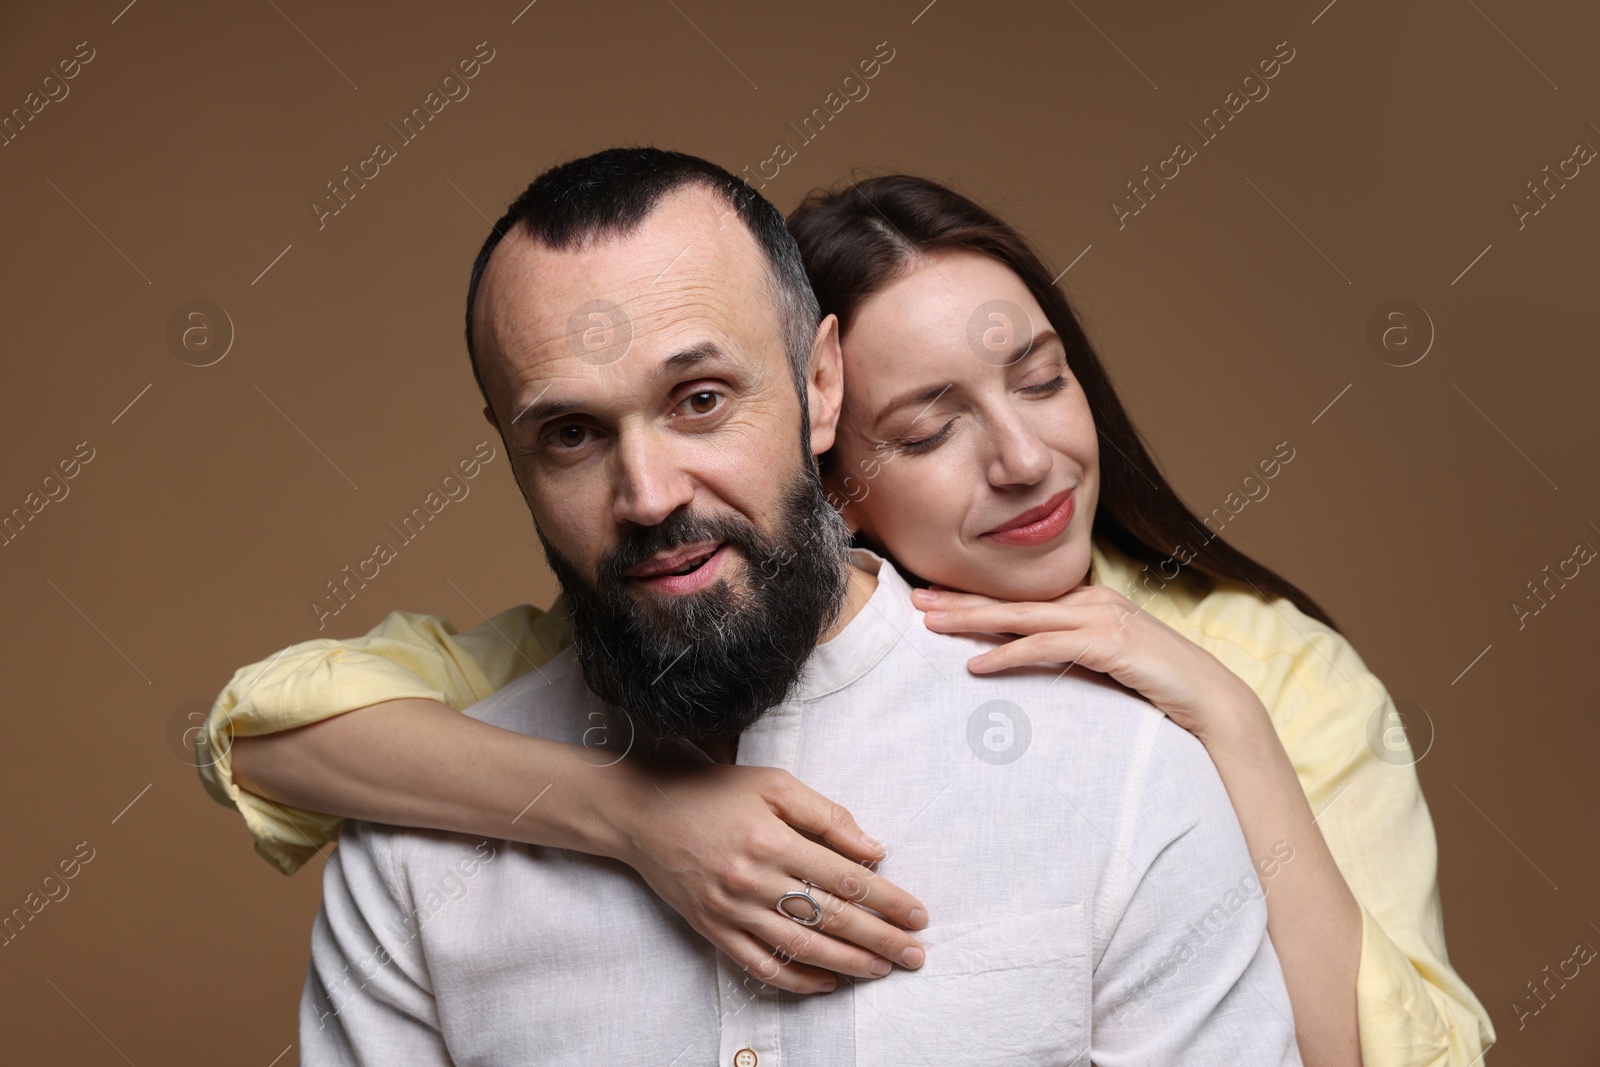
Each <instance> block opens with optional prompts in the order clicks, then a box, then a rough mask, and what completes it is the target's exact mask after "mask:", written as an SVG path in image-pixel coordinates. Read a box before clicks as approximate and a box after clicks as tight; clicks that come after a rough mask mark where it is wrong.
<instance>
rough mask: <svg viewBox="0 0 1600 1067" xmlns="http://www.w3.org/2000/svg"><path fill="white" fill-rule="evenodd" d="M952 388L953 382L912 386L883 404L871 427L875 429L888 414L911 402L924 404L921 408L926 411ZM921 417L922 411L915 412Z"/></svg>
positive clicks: (953, 386) (907, 405)
mask: <svg viewBox="0 0 1600 1067" xmlns="http://www.w3.org/2000/svg"><path fill="white" fill-rule="evenodd" d="M953 388H955V382H945V383H944V384H943V385H930V386H926V387H923V386H913V387H912V388H910V389H907V390H906V391H905V392H903V393H901V394H899V395H898V396H896V397H895V398H894V399H892V400H890V401H889V402H888V403H887V404H885V405H884V406H883V410H881V411H879V412H878V417H877V418H876V419H874V420H873V423H872V428H873V429H877V428H878V427H879V426H881V425H883V421H884V420H885V419H887V418H888V417H889V416H890V415H893V414H894V413H895V412H897V411H899V410H900V409H901V408H903V407H909V406H910V405H912V404H922V405H924V407H923V409H922V410H923V411H926V410H927V409H928V408H930V407H932V406H933V405H934V404H935V403H937V402H938V400H939V398H940V397H941V396H944V394H945V393H947V392H949V391H950V390H951V389H953ZM921 417H922V411H919V412H917V418H919V419H920V418H921ZM912 421H913V422H914V421H916V420H915V419H913V420H912Z"/></svg>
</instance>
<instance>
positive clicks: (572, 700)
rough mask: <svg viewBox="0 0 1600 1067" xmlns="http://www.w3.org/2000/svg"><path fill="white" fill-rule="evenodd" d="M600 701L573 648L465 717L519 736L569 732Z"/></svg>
mask: <svg viewBox="0 0 1600 1067" xmlns="http://www.w3.org/2000/svg"><path fill="white" fill-rule="evenodd" d="M591 702H594V703H596V704H598V701H597V700H596V699H595V698H594V696H593V694H591V693H590V692H589V689H588V687H587V686H586V685H584V683H583V672H582V671H581V670H579V669H578V663H577V657H576V654H575V653H574V652H573V650H572V649H570V648H568V649H566V650H565V651H563V652H561V653H560V654H559V655H557V656H556V657H555V658H553V659H552V660H550V662H548V663H546V664H544V665H543V666H538V667H534V668H533V669H532V670H530V671H529V672H528V673H527V674H524V675H522V676H521V677H520V678H516V679H514V680H513V681H511V682H509V683H507V684H506V685H503V686H501V687H500V688H499V689H496V690H495V691H494V692H493V693H490V694H489V695H488V696H486V697H484V698H483V699H482V700H480V701H478V702H477V703H476V704H473V705H471V706H469V707H467V708H464V709H462V714H464V715H468V716H471V717H472V718H474V719H479V720H481V721H483V722H486V723H489V724H490V725H492V726H499V727H501V728H502V729H506V730H513V731H515V732H517V733H519V734H534V735H539V736H550V732H551V730H557V731H559V732H561V733H567V732H569V730H570V727H571V725H572V724H573V723H575V722H578V721H579V720H581V719H582V718H583V715H584V713H585V711H586V710H587V706H588V704H589V703H591Z"/></svg>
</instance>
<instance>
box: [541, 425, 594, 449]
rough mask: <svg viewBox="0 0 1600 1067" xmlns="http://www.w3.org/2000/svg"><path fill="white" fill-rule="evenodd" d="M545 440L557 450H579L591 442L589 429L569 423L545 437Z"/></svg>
mask: <svg viewBox="0 0 1600 1067" xmlns="http://www.w3.org/2000/svg"><path fill="white" fill-rule="evenodd" d="M545 440H546V441H548V442H550V444H552V445H554V446H555V447H556V448H578V447H580V446H582V445H585V444H587V443H588V441H589V428H588V427H587V426H578V425H576V424H574V423H568V424H567V425H565V426H558V427H556V428H555V429H554V430H551V431H550V432H549V433H548V434H546V435H545Z"/></svg>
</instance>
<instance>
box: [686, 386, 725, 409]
mask: <svg viewBox="0 0 1600 1067" xmlns="http://www.w3.org/2000/svg"><path fill="white" fill-rule="evenodd" d="M721 400H722V397H721V396H720V395H719V394H717V393H715V392H713V391H712V390H710V389H702V390H700V391H699V392H698V393H690V394H689V395H688V396H686V397H684V400H683V406H684V407H685V408H687V409H688V410H689V411H690V413H692V414H695V415H709V414H710V413H711V412H713V411H715V410H716V409H717V404H718V403H719V402H720V401H721Z"/></svg>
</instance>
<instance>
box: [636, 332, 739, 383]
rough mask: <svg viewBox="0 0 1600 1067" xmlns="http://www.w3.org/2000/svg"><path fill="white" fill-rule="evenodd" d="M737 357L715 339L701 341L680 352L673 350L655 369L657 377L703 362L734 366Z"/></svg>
mask: <svg viewBox="0 0 1600 1067" xmlns="http://www.w3.org/2000/svg"><path fill="white" fill-rule="evenodd" d="M737 362H738V361H737V359H736V358H735V357H734V355H733V353H732V352H729V351H728V350H727V349H725V348H723V347H722V346H721V345H719V344H717V343H716V342H715V341H701V342H700V343H699V344H695V345H690V346H689V347H688V348H685V349H683V350H682V351H681V352H674V353H673V354H672V355H670V356H668V357H667V358H666V359H664V360H662V361H661V366H660V367H659V368H658V369H657V371H656V375H657V377H662V376H669V375H677V374H683V373H684V372H686V371H690V370H696V369H699V368H700V367H701V366H702V365H704V364H712V365H718V364H720V365H725V366H729V367H731V366H734V365H735V364H736V363H737Z"/></svg>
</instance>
